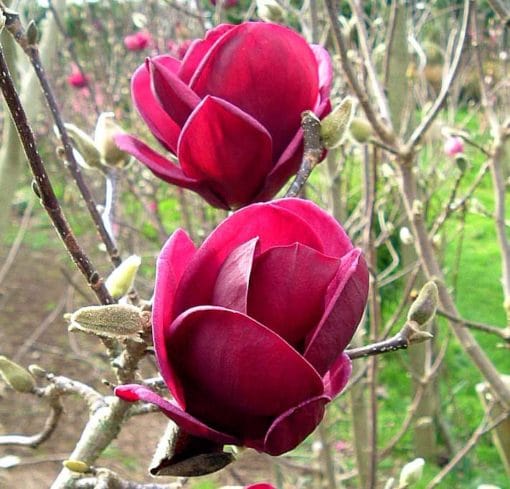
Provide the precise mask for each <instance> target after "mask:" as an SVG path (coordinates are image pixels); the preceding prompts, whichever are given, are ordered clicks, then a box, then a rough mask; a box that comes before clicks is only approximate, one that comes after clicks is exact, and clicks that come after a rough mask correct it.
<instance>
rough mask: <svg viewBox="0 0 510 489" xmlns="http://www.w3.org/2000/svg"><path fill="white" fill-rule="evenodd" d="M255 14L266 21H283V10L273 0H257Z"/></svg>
mask: <svg viewBox="0 0 510 489" xmlns="http://www.w3.org/2000/svg"><path fill="white" fill-rule="evenodd" d="M257 14H258V16H259V17H260V18H261V19H262V20H265V21H266V22H276V23H278V22H283V21H284V20H285V15H284V14H285V12H284V10H283V9H282V7H281V6H280V5H279V4H278V2H276V1H275V0H257Z"/></svg>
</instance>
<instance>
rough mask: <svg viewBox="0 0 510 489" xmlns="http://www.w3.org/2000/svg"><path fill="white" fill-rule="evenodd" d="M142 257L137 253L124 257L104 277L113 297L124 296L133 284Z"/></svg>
mask: <svg viewBox="0 0 510 489" xmlns="http://www.w3.org/2000/svg"><path fill="white" fill-rule="evenodd" d="M141 263H142V259H141V258H140V257H139V256H137V255H131V256H130V257H129V258H126V259H125V260H124V261H123V262H122V263H121V264H120V265H119V266H118V267H117V268H116V269H115V270H114V271H113V272H112V273H111V274H110V276H109V277H108V278H107V279H106V282H105V285H106V288H107V289H108V292H110V294H111V296H112V297H113V298H114V299H120V298H121V297H123V296H125V295H126V294H127V293H128V292H129V289H131V287H132V286H133V282H134V281H135V277H136V274H137V272H138V268H140V264H141Z"/></svg>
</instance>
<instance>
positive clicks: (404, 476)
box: [398, 458, 425, 489]
mask: <svg viewBox="0 0 510 489" xmlns="http://www.w3.org/2000/svg"><path fill="white" fill-rule="evenodd" d="M424 465H425V460H424V459H422V458H415V459H414V460H413V461H412V462H409V463H408V464H406V465H404V467H403V468H402V471H401V472H400V479H399V484H398V487H399V488H400V489H404V488H406V487H409V486H410V485H411V484H414V483H415V482H418V481H419V480H420V479H421V476H422V475H423V466H424Z"/></svg>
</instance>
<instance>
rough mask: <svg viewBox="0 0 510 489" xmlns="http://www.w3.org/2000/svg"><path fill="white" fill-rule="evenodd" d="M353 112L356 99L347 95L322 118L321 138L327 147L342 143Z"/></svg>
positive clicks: (335, 146) (334, 146)
mask: <svg viewBox="0 0 510 489" xmlns="http://www.w3.org/2000/svg"><path fill="white" fill-rule="evenodd" d="M353 114H354V101H353V99H352V98H351V97H346V98H344V99H343V100H342V102H340V105H339V106H338V107H336V108H335V109H334V110H333V112H331V113H330V114H329V115H327V116H326V117H325V118H324V119H323V120H322V122H321V139H322V144H323V145H324V147H325V148H327V149H334V148H337V147H338V146H340V145H341V144H342V142H343V140H344V137H345V134H346V133H347V129H348V128H349V125H350V123H351V120H352V116H353Z"/></svg>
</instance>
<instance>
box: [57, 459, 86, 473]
mask: <svg viewBox="0 0 510 489" xmlns="http://www.w3.org/2000/svg"><path fill="white" fill-rule="evenodd" d="M62 465H63V466H64V467H65V468H66V469H67V470H70V471H71V472H76V473H78V474H84V473H86V472H89V471H90V467H89V465H88V464H86V463H85V462H83V461H81V460H64V461H63V462H62Z"/></svg>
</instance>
